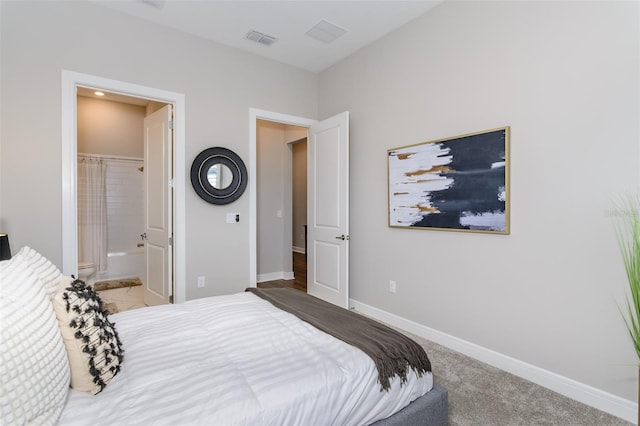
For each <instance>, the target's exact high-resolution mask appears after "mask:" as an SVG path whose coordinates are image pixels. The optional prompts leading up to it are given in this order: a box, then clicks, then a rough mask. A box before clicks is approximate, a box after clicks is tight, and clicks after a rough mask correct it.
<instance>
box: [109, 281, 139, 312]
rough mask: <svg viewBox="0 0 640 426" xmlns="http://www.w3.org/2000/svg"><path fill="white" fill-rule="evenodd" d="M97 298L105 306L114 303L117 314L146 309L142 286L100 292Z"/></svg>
mask: <svg viewBox="0 0 640 426" xmlns="http://www.w3.org/2000/svg"><path fill="white" fill-rule="evenodd" d="M98 296H100V299H102V301H103V302H104V303H105V304H108V303H114V304H115V305H116V307H117V310H118V312H123V311H129V310H131V309H138V308H145V307H146V305H145V304H144V293H143V287H142V286H136V287H124V288H116V289H112V290H102V291H99V292H98Z"/></svg>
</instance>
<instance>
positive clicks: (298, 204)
mask: <svg viewBox="0 0 640 426" xmlns="http://www.w3.org/2000/svg"><path fill="white" fill-rule="evenodd" d="M306 140H307V128H306V127H301V126H294V125H290V124H284V123H278V122H273V121H268V120H257V136H256V146H257V174H256V180H257V187H258V190H257V262H258V265H257V268H258V269H257V272H258V274H257V275H258V276H257V281H258V287H266V286H269V287H276V286H279V287H294V288H297V289H299V290H303V291H306V259H305V257H304V254H305V227H306V223H307V205H306V204H307V196H306V195H307V194H306V192H307V174H306V169H307V155H306ZM296 267H297V268H296Z"/></svg>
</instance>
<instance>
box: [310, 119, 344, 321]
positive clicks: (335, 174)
mask: <svg viewBox="0 0 640 426" xmlns="http://www.w3.org/2000/svg"><path fill="white" fill-rule="evenodd" d="M307 149H308V157H309V158H308V170H307V175H308V183H307V185H308V198H307V200H308V201H307V216H308V217H307V220H308V235H307V238H308V243H307V292H308V293H309V294H311V295H313V296H316V297H319V298H321V299H323V300H326V301H327V302H331V303H333V304H335V305H338V306H342V307H343V308H347V309H348V308H349V112H348V111H346V112H343V113H340V114H338V115H336V116H334V117H331V118H329V119H327V120H324V121H321V122H318V123H316V124H314V125H312V126H311V127H310V128H309V139H308V146H307Z"/></svg>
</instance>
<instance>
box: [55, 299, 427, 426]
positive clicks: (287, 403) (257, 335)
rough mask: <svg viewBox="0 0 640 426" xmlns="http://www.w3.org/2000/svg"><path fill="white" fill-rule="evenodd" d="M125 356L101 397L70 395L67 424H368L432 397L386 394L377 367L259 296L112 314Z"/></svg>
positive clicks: (420, 387)
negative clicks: (379, 381)
mask: <svg viewBox="0 0 640 426" xmlns="http://www.w3.org/2000/svg"><path fill="white" fill-rule="evenodd" d="M111 319H112V321H113V322H115V323H116V328H117V329H118V332H119V334H120V338H121V340H122V343H123V345H124V348H125V358H124V363H123V365H122V370H121V372H120V373H119V374H118V375H117V376H116V377H115V378H114V379H113V381H112V382H111V383H109V385H108V386H107V387H106V388H105V389H104V390H103V391H102V393H100V394H98V395H96V396H92V395H89V394H86V393H82V392H77V391H74V390H71V391H70V392H69V396H68V399H67V404H66V406H65V409H64V411H63V413H62V416H61V418H60V424H63V425H67V424H75V425H136V424H137V425H156V424H166V425H278V426H282V425H305V426H311V425H323V426H324V425H363V424H367V423H371V422H374V421H376V420H379V419H382V418H385V417H388V416H390V415H391V414H393V413H394V412H396V411H398V410H400V409H401V408H403V407H404V406H406V405H407V404H408V403H409V402H411V401H413V400H414V399H416V398H418V397H419V396H421V395H423V394H425V393H426V392H427V391H429V390H430V389H431V386H432V384H433V381H432V376H431V374H430V373H429V374H426V375H424V376H423V377H421V378H419V379H418V378H417V377H416V376H415V374H414V373H413V372H412V373H411V374H410V375H409V380H408V383H406V384H404V385H403V386H400V383H399V379H398V378H397V377H396V378H394V380H393V381H392V389H391V391H389V392H381V391H380V385H379V383H378V382H377V377H378V374H377V371H376V369H375V366H374V364H373V362H372V361H371V359H370V358H369V357H368V356H367V355H365V354H364V353H363V352H362V351H360V350H359V349H356V348H355V347H353V346H350V345H348V344H346V343H344V342H342V341H340V340H338V339H335V338H333V337H332V336H330V335H328V334H326V333H324V332H321V331H319V330H317V329H316V328H314V327H313V326H311V325H309V324H307V323H305V322H303V321H301V320H299V319H298V318H296V317H295V316H293V315H291V314H289V313H286V312H283V311H281V310H279V309H277V308H275V307H273V306H272V305H271V304H270V303H269V302H267V301H264V300H262V299H260V298H259V297H257V296H254V295H253V294H250V293H240V294H234V295H229V296H219V297H213V298H206V299H198V300H193V301H190V302H186V303H183V304H179V305H167V306H158V307H154V308H147V309H138V310H133V311H127V312H123V313H119V314H116V315H113V316H112V317H111Z"/></svg>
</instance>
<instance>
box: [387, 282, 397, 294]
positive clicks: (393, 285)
mask: <svg viewBox="0 0 640 426" xmlns="http://www.w3.org/2000/svg"><path fill="white" fill-rule="evenodd" d="M397 289H398V288H397V285H396V282H395V281H393V280H390V281H389V293H395V292H396V290H397Z"/></svg>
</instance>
